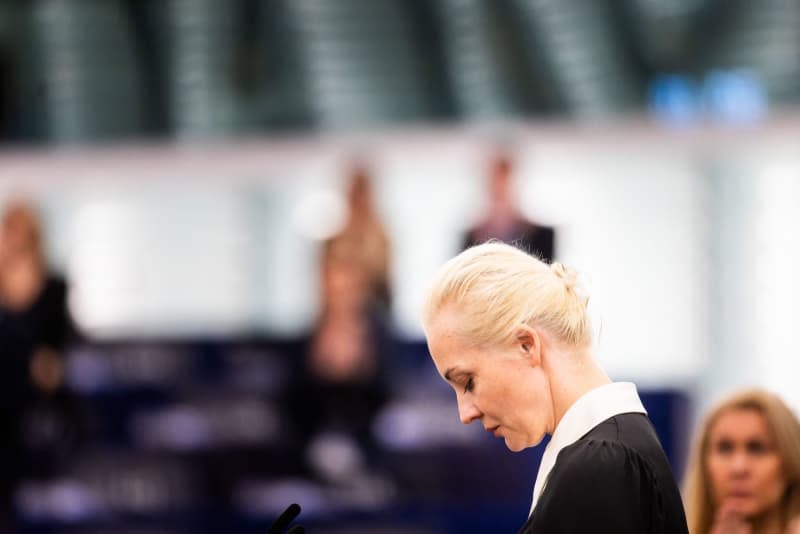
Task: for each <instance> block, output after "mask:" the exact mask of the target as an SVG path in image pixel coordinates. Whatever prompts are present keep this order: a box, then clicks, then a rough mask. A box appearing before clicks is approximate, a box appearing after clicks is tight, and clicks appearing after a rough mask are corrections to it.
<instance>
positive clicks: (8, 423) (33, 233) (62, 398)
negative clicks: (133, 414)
mask: <svg viewBox="0 0 800 534" xmlns="http://www.w3.org/2000/svg"><path fill="white" fill-rule="evenodd" d="M41 241H42V240H41V228H40V225H39V220H38V217H37V215H36V212H35V210H34V209H33V207H32V206H31V205H30V204H29V203H27V202H25V201H14V202H11V203H10V204H8V205H7V206H6V208H5V210H4V212H3V216H2V220H1V221H0V377H1V378H0V380H2V385H0V390H1V391H2V393H0V395H2V398H0V425H2V431H3V435H4V436H5V437H4V442H5V445H6V447H8V450H7V451H3V452H4V454H3V456H2V457H3V463H4V466H3V475H2V477H3V478H2V484H3V492H4V493H3V496H4V498H8V496H9V495H10V492H11V491H13V486H14V484H16V482H17V480H18V478H19V477H20V476H31V475H47V474H50V470H51V468H52V467H53V465H52V463H51V460H52V461H56V458H54V457H53V456H52V455H51V454H49V452H54V451H53V450H52V449H53V448H55V449H58V451H60V452H56V455H58V454H60V453H61V452H63V451H66V450H67V449H68V448H69V446H70V445H71V443H70V439H69V436H67V435H66V434H70V436H72V435H74V432H73V431H74V426H72V425H71V423H70V422H69V421H68V419H70V417H69V416H66V417H60V415H56V416H55V419H59V421H55V420H54V419H53V416H54V414H56V413H60V414H62V415H63V414H66V413H67V412H71V411H72V406H71V400H70V395H69V394H68V392H67V391H66V390H65V388H64V384H63V375H64V372H63V364H62V352H63V350H64V348H65V345H66V343H67V341H68V338H69V336H70V333H71V332H72V328H71V324H72V323H71V321H70V318H69V314H68V312H67V285H66V283H65V281H64V280H63V279H62V278H60V277H58V276H55V275H53V274H51V273H50V272H49V271H48V268H47V266H46V264H45V259H44V253H43V250H42V242H41ZM45 427H46V428H45ZM43 440H44V441H43ZM47 440H51V442H50V443H45V441H47ZM42 447H43V448H44V449H48V448H50V449H51V450H50V451H49V452H48V453H47V454H45V456H47V458H44V457H42V456H39V455H38V454H39V453H41V452H43V449H42Z"/></svg>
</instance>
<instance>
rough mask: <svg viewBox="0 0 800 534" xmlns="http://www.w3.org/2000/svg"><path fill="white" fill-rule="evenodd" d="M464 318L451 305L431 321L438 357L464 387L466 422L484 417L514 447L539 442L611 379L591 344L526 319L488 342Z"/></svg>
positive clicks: (458, 388) (461, 400)
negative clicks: (475, 337)
mask: <svg viewBox="0 0 800 534" xmlns="http://www.w3.org/2000/svg"><path fill="white" fill-rule="evenodd" d="M460 324H462V323H461V317H460V314H459V312H458V310H455V309H453V308H452V307H445V308H444V309H442V310H440V311H439V313H437V314H436V315H435V316H434V317H433V318H432V319H431V321H430V323H429V324H428V325H426V336H427V339H428V348H429V350H430V353H431V356H432V357H433V362H434V364H435V365H436V369H437V370H438V372H439V374H440V375H441V376H442V378H443V379H444V380H445V381H447V382H448V383H449V384H450V385H451V386H452V387H453V389H454V390H455V392H456V401H457V404H458V413H459V418H460V419H461V422H462V423H464V424H470V423H472V422H474V421H480V422H481V424H482V425H483V427H484V428H485V429H486V430H487V431H489V432H491V433H493V434H494V435H495V436H497V437H502V438H503V439H504V440H505V444H506V447H508V448H509V449H510V450H512V451H514V452H517V451H521V450H523V449H525V448H528V447H533V446H535V445H537V444H539V443H540V442H541V441H542V439H543V438H544V435H545V434H552V433H553V432H554V431H555V428H556V426H558V423H559V422H560V421H561V418H562V417H563V416H564V413H566V411H567V410H568V409H569V407H570V406H572V405H573V404H574V403H575V401H576V400H578V398H580V397H581V396H582V395H583V394H585V393H587V392H588V391H591V390H592V389H595V388H597V387H599V386H602V385H604V384H608V383H610V382H611V380H610V379H609V378H608V376H607V375H606V374H605V372H604V371H603V370H602V369H600V367H599V366H598V365H597V364H596V362H595V361H594V358H593V357H592V354H591V351H590V349H589V348H588V347H575V346H570V345H567V344H565V343H563V342H561V341H560V340H558V339H557V338H556V337H555V336H553V335H552V334H550V333H548V332H547V331H545V330H544V329H542V328H538V327H536V326H531V325H527V324H521V325H520V326H519V328H518V329H517V331H516V333H515V335H514V336H513V337H512V339H510V340H508V341H507V342H505V343H502V344H500V345H498V346H491V347H485V346H480V345H477V344H475V343H471V342H470V341H469V340H468V339H466V338H465V337H464V336H463V335H461V334H460V333H459V328H458V327H459V325H460Z"/></svg>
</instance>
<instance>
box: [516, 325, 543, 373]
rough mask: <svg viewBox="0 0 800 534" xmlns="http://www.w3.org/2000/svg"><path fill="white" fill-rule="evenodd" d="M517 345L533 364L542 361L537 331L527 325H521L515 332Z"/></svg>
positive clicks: (540, 340)
mask: <svg viewBox="0 0 800 534" xmlns="http://www.w3.org/2000/svg"><path fill="white" fill-rule="evenodd" d="M517 347H519V350H520V351H522V352H523V355H524V357H525V358H528V359H529V360H530V361H531V364H532V365H534V366H538V365H541V363H542V338H541V336H540V335H539V332H538V331H537V330H536V329H535V328H532V327H530V326H528V325H522V326H521V327H520V328H519V331H518V332H517Z"/></svg>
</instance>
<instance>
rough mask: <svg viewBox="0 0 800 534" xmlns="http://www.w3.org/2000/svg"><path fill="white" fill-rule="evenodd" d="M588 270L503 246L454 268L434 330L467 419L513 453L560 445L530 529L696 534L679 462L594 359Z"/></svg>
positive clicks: (431, 301) (432, 296)
mask: <svg viewBox="0 0 800 534" xmlns="http://www.w3.org/2000/svg"><path fill="white" fill-rule="evenodd" d="M587 301H588V297H587V296H586V295H585V293H584V291H583V290H582V289H581V287H580V285H579V284H578V282H577V280H576V275H575V273H574V272H573V271H571V270H570V269H568V268H566V267H564V266H563V265H561V264H558V263H554V264H552V265H547V264H545V263H543V262H541V261H540V260H538V259H537V258H534V257H532V256H530V255H528V254H526V253H524V252H522V251H521V250H518V249H516V248H514V247H512V246H509V245H504V244H502V243H486V244H483V245H478V246H476V247H473V248H470V249H467V250H466V251H464V252H462V253H461V254H459V255H458V256H456V257H455V258H453V259H451V260H450V261H449V262H447V263H446V264H445V265H444V266H443V267H442V269H441V270H440V272H439V273H438V275H437V276H436V278H435V281H434V283H433V286H432V288H431V290H430V291H429V294H428V296H427V301H426V304H425V308H424V312H423V325H424V329H425V334H426V337H427V340H428V348H429V349H430V352H431V356H432V357H433V361H434V364H435V365H436V368H437V370H438V371H439V374H440V375H441V376H442V377H443V378H444V380H446V381H447V382H448V383H450V384H451V385H452V387H453V388H454V389H455V392H456V401H457V404H458V412H459V417H460V418H461V421H462V422H463V423H465V424H470V423H472V422H474V421H478V422H480V424H482V425H483V426H484V428H485V429H486V430H487V431H489V432H491V433H492V434H494V435H495V436H497V437H500V438H502V439H504V440H505V444H506V446H507V447H508V448H509V449H510V450H512V451H520V450H522V449H525V448H527V447H532V446H534V445H537V444H538V443H539V442H540V441H541V440H542V438H543V437H544V435H545V434H550V435H551V436H552V437H551V440H550V442H549V443H548V445H547V448H546V450H545V452H544V456H543V458H542V462H541V465H540V467H539V472H538V475H537V477H536V483H535V486H534V489H533V498H532V504H531V513H530V516H529V518H528V520H527V522H526V523H525V524H524V526H523V527H522V530H521V531H520V532H522V533H533V532H536V533H541V532H559V533H579V532H580V533H584V532H614V533H618V534H620V533H621V534H625V533H631V534H633V533H636V534H641V533H661V532H663V533H682V532H687V527H686V519H685V516H684V513H683V506H682V504H681V499H680V494H679V492H678V488H677V485H676V484H675V480H674V478H673V476H672V472H671V471H670V466H669V464H668V462H667V458H666V456H665V455H664V452H663V450H662V448H661V446H660V444H659V442H658V438H657V437H656V434H655V432H654V430H653V427H652V425H651V424H650V421H649V419H648V418H647V415H646V412H645V410H644V407H643V406H642V403H641V401H640V400H639V396H638V393H637V392H636V387H635V386H634V385H633V384H630V383H612V382H611V380H610V379H609V377H608V376H607V375H606V373H605V372H604V371H603V370H602V369H601V368H600V366H599V365H598V364H597V362H596V361H595V359H594V357H593V354H592V348H591V346H592V343H591V341H592V340H591V328H590V322H589V318H588V316H587V310H586V305H587Z"/></svg>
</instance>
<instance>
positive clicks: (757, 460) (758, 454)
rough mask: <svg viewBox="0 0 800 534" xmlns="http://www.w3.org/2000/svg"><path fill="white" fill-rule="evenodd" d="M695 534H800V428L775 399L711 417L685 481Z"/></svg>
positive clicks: (759, 397)
mask: <svg viewBox="0 0 800 534" xmlns="http://www.w3.org/2000/svg"><path fill="white" fill-rule="evenodd" d="M685 497H686V511H687V515H688V520H689V530H690V532H691V533H692V534H749V533H753V534H756V533H758V534H787V533H791V534H795V533H800V422H798V419H797V416H795V415H794V414H793V413H792V411H791V409H789V407H788V406H786V404H785V403H784V402H783V401H782V400H781V399H780V398H779V397H778V396H776V395H774V394H773V393H770V392H768V391H764V390H761V389H748V390H744V391H741V392H739V393H736V394H735V395H733V396H732V397H730V398H728V399H726V400H724V401H723V402H722V403H720V404H719V405H718V406H717V407H715V408H714V409H713V410H711V412H710V414H709V415H708V417H707V418H706V420H705V422H704V423H703V424H702V426H701V428H700V431H699V433H698V435H697V438H696V441H695V443H694V448H693V450H692V456H691V459H690V464H689V469H688V471H687V479H686V489H685Z"/></svg>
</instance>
